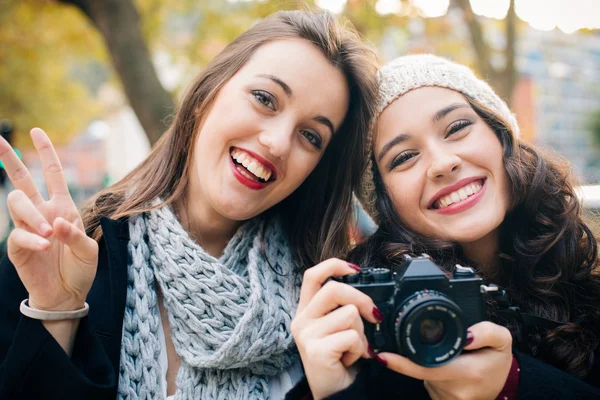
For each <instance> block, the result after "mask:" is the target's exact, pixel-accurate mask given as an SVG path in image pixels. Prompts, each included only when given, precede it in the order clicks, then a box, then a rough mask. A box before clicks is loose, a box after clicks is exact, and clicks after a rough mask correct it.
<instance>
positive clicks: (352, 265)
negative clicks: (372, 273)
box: [348, 263, 360, 272]
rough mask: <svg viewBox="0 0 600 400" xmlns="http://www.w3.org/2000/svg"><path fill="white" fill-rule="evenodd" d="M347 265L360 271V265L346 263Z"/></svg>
mask: <svg viewBox="0 0 600 400" xmlns="http://www.w3.org/2000/svg"><path fill="white" fill-rule="evenodd" d="M348 266H349V267H350V268H352V269H353V270H355V271H356V272H360V267H359V266H358V265H356V264H352V263H348Z"/></svg>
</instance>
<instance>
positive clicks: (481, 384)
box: [380, 322, 513, 400]
mask: <svg viewBox="0 0 600 400" xmlns="http://www.w3.org/2000/svg"><path fill="white" fill-rule="evenodd" d="M469 332H470V334H471V335H472V338H473V339H472V341H471V343H469V345H468V346H465V350H470V351H468V352H465V353H463V354H461V355H460V356H458V357H457V358H456V359H455V360H453V361H451V362H449V363H448V364H446V365H442V366H440V367H435V368H426V367H422V366H420V365H417V364H415V363H413V362H412V361H410V360H409V359H408V358H405V357H402V356H399V355H397V354H393V353H381V354H380V356H381V357H382V358H383V359H385V360H386V361H387V362H388V368H390V369H392V370H394V371H396V372H399V373H401V374H403V375H407V376H411V377H413V378H415V379H421V380H423V381H425V388H426V389H427V392H428V393H429V396H431V398H432V399H433V400H441V399H444V400H449V399H457V400H458V399H460V400H467V399H478V400H484V399H495V398H496V397H497V396H498V394H499V393H500V391H501V390H502V388H503V387H504V383H505V382H506V378H507V377H508V373H509V371H510V367H511V364H512V357H513V356H512V336H511V334H510V332H509V331H508V329H506V328H504V327H502V326H500V325H496V324H494V323H492V322H480V323H478V324H475V325H473V326H472V327H470V328H469Z"/></svg>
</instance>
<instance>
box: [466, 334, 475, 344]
mask: <svg viewBox="0 0 600 400" xmlns="http://www.w3.org/2000/svg"><path fill="white" fill-rule="evenodd" d="M473 339H474V337H473V333H471V331H467V344H465V346H468V345H470V344H471V343H473Z"/></svg>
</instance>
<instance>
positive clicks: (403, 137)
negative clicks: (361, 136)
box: [377, 133, 411, 162]
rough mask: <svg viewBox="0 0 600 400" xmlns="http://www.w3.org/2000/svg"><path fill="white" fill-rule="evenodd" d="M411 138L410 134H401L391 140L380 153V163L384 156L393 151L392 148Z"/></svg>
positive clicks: (378, 158)
mask: <svg viewBox="0 0 600 400" xmlns="http://www.w3.org/2000/svg"><path fill="white" fill-rule="evenodd" d="M410 138H411V136H410V135H409V134H408V133H401V134H399V135H398V136H396V137H395V138H393V139H392V140H390V141H389V142H387V143H386V144H385V146H383V149H381V153H379V157H377V160H378V161H379V162H381V159H382V158H383V156H385V154H386V153H387V152H388V151H390V150H391V149H392V147H394V146H396V145H397V144H400V143H402V142H406V141H407V140H408V139H410Z"/></svg>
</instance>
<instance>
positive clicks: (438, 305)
mask: <svg viewBox="0 0 600 400" xmlns="http://www.w3.org/2000/svg"><path fill="white" fill-rule="evenodd" d="M404 257H405V260H404V262H403V263H402V265H400V266H399V267H396V268H394V269H393V270H390V269H388V268H365V269H363V270H361V271H360V272H359V273H357V274H354V275H347V276H344V277H342V278H335V280H337V281H339V282H344V283H347V284H349V285H351V286H353V287H355V288H357V289H358V290H360V291H361V292H363V293H365V294H367V295H368V296H370V297H371V298H372V299H373V301H374V302H375V305H376V306H377V307H378V308H379V310H380V311H381V312H382V313H383V315H384V319H383V321H382V322H381V323H379V324H371V323H365V334H366V336H367V340H368V341H369V344H370V345H371V346H372V348H373V350H374V351H375V352H376V353H377V352H382V351H386V352H393V353H397V354H400V355H403V356H405V357H408V358H409V359H411V360H412V361H413V362H415V363H417V364H419V365H423V366H426V367H435V366H439V365H442V364H444V363H446V362H448V361H450V360H452V359H453V358H454V357H456V356H458V355H459V354H460V353H461V352H462V349H463V347H464V346H465V340H466V333H467V328H468V327H469V326H471V325H473V324H475V323H477V322H480V321H483V320H484V319H485V299H484V294H485V293H487V291H488V290H492V291H493V290H494V289H497V288H493V287H488V286H486V285H485V283H484V281H483V280H482V278H480V277H479V276H477V275H476V274H475V272H474V271H473V270H472V269H471V268H465V267H461V266H460V265H457V266H456V270H455V271H454V273H453V277H452V279H448V277H447V276H446V274H445V273H444V272H443V271H442V270H441V269H440V268H439V267H438V266H437V265H436V264H435V263H433V261H431V259H430V258H429V256H427V255H425V254H424V255H423V256H421V257H409V256H404Z"/></svg>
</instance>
